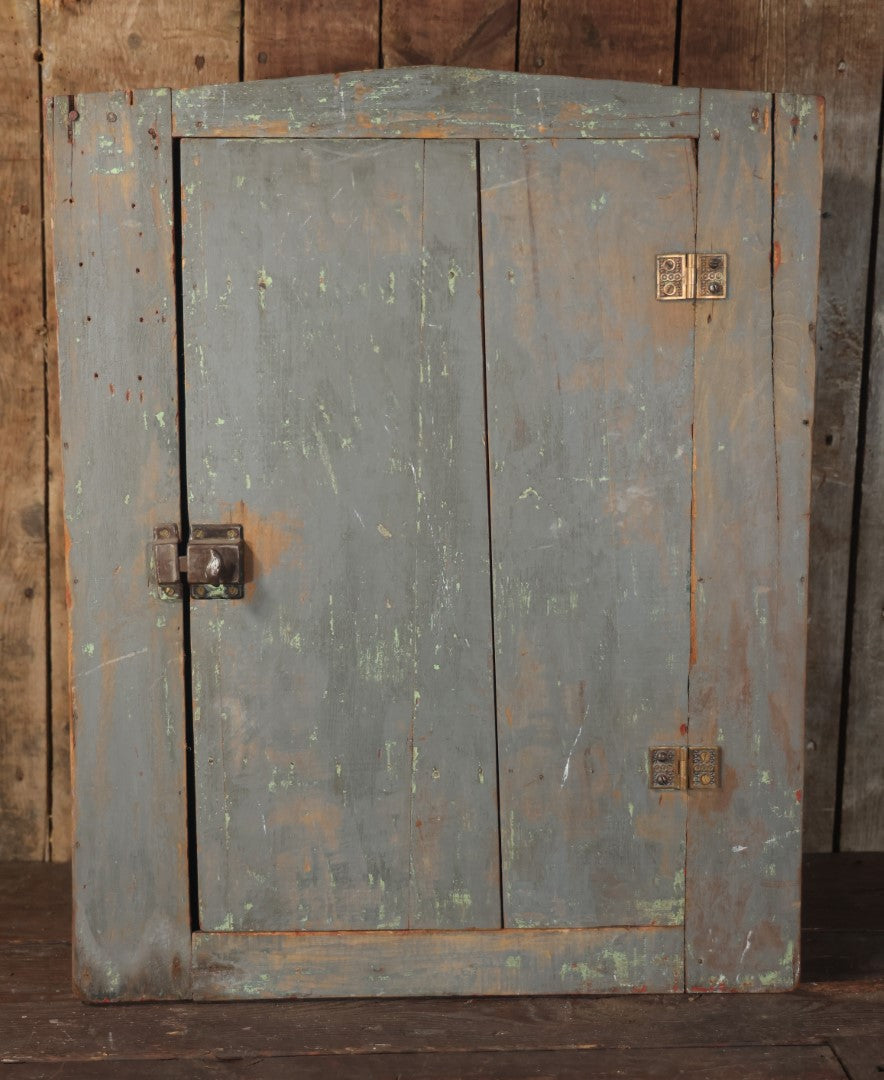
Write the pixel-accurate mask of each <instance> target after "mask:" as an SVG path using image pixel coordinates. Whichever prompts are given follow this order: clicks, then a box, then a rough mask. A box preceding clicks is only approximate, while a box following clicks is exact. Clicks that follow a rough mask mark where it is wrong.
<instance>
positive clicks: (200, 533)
mask: <svg viewBox="0 0 884 1080" xmlns="http://www.w3.org/2000/svg"><path fill="white" fill-rule="evenodd" d="M193 535H194V537H195V538H196V539H197V540H202V538H203V537H204V536H205V535H206V534H205V533H204V532H203V530H202V529H194V530H193Z"/></svg>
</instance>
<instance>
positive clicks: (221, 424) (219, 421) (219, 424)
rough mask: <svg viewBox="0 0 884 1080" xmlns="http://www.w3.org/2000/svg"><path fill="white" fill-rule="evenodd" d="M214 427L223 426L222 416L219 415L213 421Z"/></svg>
mask: <svg viewBox="0 0 884 1080" xmlns="http://www.w3.org/2000/svg"><path fill="white" fill-rule="evenodd" d="M215 427H224V418H223V417H221V416H219V417H218V419H217V420H216V421H215Z"/></svg>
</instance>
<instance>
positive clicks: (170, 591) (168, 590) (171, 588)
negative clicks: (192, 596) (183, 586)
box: [163, 585, 175, 596]
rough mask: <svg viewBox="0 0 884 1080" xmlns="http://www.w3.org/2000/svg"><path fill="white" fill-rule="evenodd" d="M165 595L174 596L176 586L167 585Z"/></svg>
mask: <svg viewBox="0 0 884 1080" xmlns="http://www.w3.org/2000/svg"><path fill="white" fill-rule="evenodd" d="M163 595H164V596H174V595H175V586H174V585H167V586H166V587H165V588H164V589H163Z"/></svg>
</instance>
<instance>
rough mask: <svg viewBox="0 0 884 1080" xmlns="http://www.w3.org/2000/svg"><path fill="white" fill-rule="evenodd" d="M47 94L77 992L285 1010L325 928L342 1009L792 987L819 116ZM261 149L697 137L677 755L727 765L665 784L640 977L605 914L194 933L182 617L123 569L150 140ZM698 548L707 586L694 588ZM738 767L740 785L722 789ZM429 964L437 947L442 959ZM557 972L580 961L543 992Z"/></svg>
mask: <svg viewBox="0 0 884 1080" xmlns="http://www.w3.org/2000/svg"><path fill="white" fill-rule="evenodd" d="M46 108H47V132H48V133H49V141H50V143H51V146H52V166H51V167H52V176H53V184H52V186H51V189H50V190H51V195H50V200H51V201H50V207H49V211H50V216H51V218H52V222H53V228H54V249H55V261H56V286H57V303H58V312H59V319H58V326H59V329H58V333H59V355H60V385H61V396H62V430H63V440H64V444H65V459H64V472H65V488H64V490H65V518H66V528H67V534H68V596H69V602H70V612H71V638H70V670H71V685H72V741H73V749H74V754H73V763H74V764H73V770H74V813H75V844H74V856H73V863H74V871H73V872H74V983H75V987H76V988H77V990H78V991H79V993H80V994H81V995H82V996H83V997H84V998H86V999H87V1000H91V1001H128V1000H156V999H176V998H177V999H186V998H190V997H199V998H203V999H207V998H217V997H245V996H259V997H265V996H299V995H302V994H305V990H304V986H303V984H299V983H298V982H297V980H293V974H292V973H293V971H294V969H295V967H297V965H298V963H299V962H300V961H299V955H300V954H299V952H298V950H299V949H304V948H309V949H315V947H316V945H317V943H319V944H320V945H321V944H322V942H320V941H319V938H320V936H321V937H326V936H327V937H328V938H329V939H330V940H329V941H328V943H327V944H328V946H329V950H330V951H329V955H330V957H331V959H330V960H329V965H330V968H331V969H333V968H334V956H333V952H334V944H335V943H334V942H333V941H332V940H331V939H344V938H346V942H343V943H344V944H346V948H347V954H346V955H347V957H348V959H347V961H346V963H348V964H350V965H351V966H352V965H356V966H358V965H360V964H363V965H364V967H365V972H364V975H363V976H361V978H362V987H361V989H359V990H357V991H355V992H357V993H364V994H365V995H366V996H370V995H373V994H403V993H421V994H431V993H435V994H452V993H466V994H476V993H485V994H495V993H563V992H565V993H571V992H581V993H606V992H622V991H624V990H629V989H641V988H644V989H647V990H655V991H658V992H660V991H664V990H668V991H680V990H683V989H688V990H690V991H692V992H696V991H718V990H778V989H788V988H791V987H792V986H794V984H795V982H796V980H797V977H798V963H799V957H798V932H799V906H800V877H799V875H800V853H801V844H800V833H801V821H800V816H801V815H800V811H801V805H800V801H801V783H802V780H801V777H802V752H803V711H804V674H805V638H806V602H807V586H806V576H807V553H808V509H809V503H810V443H811V425H812V412H813V391H814V322H815V317H816V277H817V266H818V250H819V220H818V216H817V214H816V211H817V210H818V208H819V201H820V188H821V176H822V165H821V163H822V123H823V119H822V117H823V107H822V102H821V100H820V99H814V98H804V97H797V96H794V95H785V94H779V95H776V96H774V95H770V94H765V93H760V92H732V91H705V90H704V91H697V90H689V89H683V88H677V87H659V86H644V85H641V84H632V83H617V82H592V81H588V80H583V79H572V78H563V77H555V76H535V75H520V74H512V73H501V72H485V71H472V70H463V69H453V68H450V69H445V68H413V69H401V70H395V69H394V70H386V71H373V72H362V73H354V74H348V75H340V76H338V75H335V76H331V75H329V76H318V77H313V76H311V77H305V78H293V79H282V80H272V81H266V82H258V83H243V84H237V85H232V86H217V87H201V88H198V89H191V90H179V91H170V90H139V91H121V92H115V93H102V94H87V95H78V96H73V97H59V98H55V99H50V100H47V103H46ZM268 136H272V137H275V138H298V137H309V138H322V137H335V138H341V137H352V138H362V137H371V138H422V139H427V138H446V137H457V138H475V139H483V140H487V139H519V140H524V139H568V138H573V139H586V138H590V139H593V138H595V139H636V138H637V139H644V138H686V139H693V140H696V146H697V153H698V163H699V166H698V189H699V194H698V223H697V250H699V251H725V252H728V254H729V257H730V259H731V271H732V278H731V282H730V283H729V289H730V295H729V298H728V300H727V301H725V302H723V303H720V304H715V305H714V307H715V315H714V318H713V316H711V315H708V312H709V310H710V309H709V306H708V305H707V306H704V305H702V304H701V303H697V304H695V309H694V310H695V354H694V362H695V391H694V402H695V418H694V484H695V496H696V497H695V503H694V513H695V525H694V537H693V543H692V567H693V569H692V581H691V597H692V606H691V625H692V635H691V649H692V659H693V660H694V664H693V667H692V673H691V684H690V696H689V706H690V739H691V742H692V743H694V744H698V745H699V744H703V745H713V744H718V743H720V742H721V740H722V738H724V754H725V758H724V761H725V768H724V777H723V787H722V789H721V791H720V792H711V793H710V792H703V793H694V794H691V793H685V794H684V795H678V796H675V797H686V798H688V799H689V803H688V856H687V858H688V866H687V874H686V921H685V926H684V928H683V929H682V928H681V927H676V928H671V927H670V928H665V927H661V928H653V927H650V928H646V929H645V928H628V929H629V932H630V933H631V934H633V935H635V934H643V935H644V940H643V943H640V944H635V943H633V944H632V945H631V946H630V948H631V949H632V955H634V956H635V957H636V961H635V964H634V965H633V966H632V967H630V968H629V969H628V974H627V975H626V977H623V973H622V971H621V972H619V973H616V977H615V973H614V968H615V967H616V963H617V961H616V958H617V957H618V956H619V957H622V956H624V955H626V954H625V953H624V950H623V947H622V945H618V944H617V942H616V941H615V939H616V938H617V936H618V934H619V935H621V936H622V933H623V931H622V930H618V929H617V928H601V929H598V930H581V929H574V930H556V931H551V930H538V931H528V932H526V931H464V932H452V931H431V932H414V931H402V932H397V931H373V932H371V933H370V934H365V935H363V934H353V933H352V932H341V933H339V934H331V935H314V934H305V933H296V932H295V933H291V934H289V933H280V934H249V935H245V934H233V935H231V934H223V933H219V934H204V933H194V930H193V928H194V926H195V920H194V916H193V900H194V894H193V883H192V862H193V855H194V852H193V850H192V840H191V839H190V836H191V833H190V832H189V826H188V821H189V817H190V813H189V809H188V779H187V771H188V764H187V750H186V745H187V740H188V721H187V706H186V703H187V696H188V692H187V689H186V684H185V680H186V674H187V672H186V666H185V659H184V654H183V642H184V613H183V612H182V611H181V609H180V608H176V607H174V606H171V605H168V604H163V605H158V604H155V603H153V602H152V601H150V600H149V598H148V594H147V586H146V583H145V565H146V550H147V544H148V542H149V540H150V538H151V530H152V526H153V525H154V524H155V523H156V522H159V521H174V520H176V519H178V517H179V512H180V500H181V448H180V445H179V439H178V430H177V414H178V401H179V395H180V393H182V392H183V385H182V384H181V382H180V374H179V352H180V349H179V338H180V333H179V327H180V318H181V311H180V300H179V296H180V287H179V282H178V281H177V275H178V264H179V251H178V223H177V221H176V207H177V203H178V200H177V198H176V192H175V186H176V184H177V182H178V179H177V164H176V149H175V145H174V144H175V141H176V140H177V139H180V138H182V137H188V138H196V137H208V138H217V137H237V138H255V137H268ZM750 217H751V220H750ZM752 222H754V227H755V228H756V230H757V232H758V235H762V234H764V233H765V230H768V229H769V237H770V255H771V266H770V270H771V272H770V274H769V275H768V276H767V280H764V281H762V280H761V279H760V278H759V280H753V281H751V282H750V281H744V282H742V286H743V287H742V289H741V288H740V286H741V282H740V276H739V265H740V260H739V253H740V246H741V244H742V243H745V242H746V240H747V238H746V235H745V234H746V233H748V232H751V231H752V230H751V229H749V228H747V227H746V226H747V225H749V224H752ZM647 287H648V288H653V268H649V275H648V282H647ZM707 315H708V317H707ZM713 334H715V335H717V336H715V337H713ZM722 340H724V341H725V342H726V345H725V348H724V351H725V356H724V358H723V359H722V358H721V357H720V355H719V354H720V352H721V348H722V346H721V344H720V343H721V341H722ZM713 356H714V357H715V363H716V364H724V365H725V366H724V368H723V371H724V372H725V377H722V376H721V373H720V372H719V371H718V370H716V368H715V367H714V365H713V362H712V361H713ZM762 361H764V362H762ZM765 372H766V374H765ZM762 375H764V377H763V378H762ZM735 395H737V396H735ZM737 415H739V416H741V423H740V424H739V425H738V426H737V425H735V424H734V422H733V421H734V417H735V416H737ZM725 432H726V433H727V434H728V438H727V439H726V440H724V442H722V438H721V436H722V434H723V433H725ZM108 451H110V452H108ZM759 478H761V481H760V480H759ZM713 497H714V505H715V506H716V507H718V506H719V505H720V504H723V505H724V506H725V507H727V506H730V507H732V508H735V511H734V513H733V515H731V516H730V517H727V520H726V522H725V521H724V519H725V517H726V515H722V518H720V519H719V518H718V517H717V516H716V515H713V514H711V513H704V506H708V505H710V502H711V501H712V500H713ZM704 500H705V501H704ZM747 506H751V507H752V509H753V513H752V514H751V515H747V514H746V513H745V508H746V507H747ZM741 508H742V509H741ZM723 523H725V524H726V528H723V527H722V526H723ZM734 558H736V559H737V560H738V564H737V566H736V567H735V566H733V565H731V562H730V561H729V560H733V559H734ZM722 560H726V563H727V564H726V573H724V574H721V573H716V567H717V566H719V567H720V566H721V565H722ZM726 716H727V717H728V719H725V717H726ZM722 731H723V732H724V735H722ZM740 777H743V778H754V781H753V782H752V783H751V784H749V785H748V786H749V787H750V788H751V791H748V790H747V791H745V792H742V793H739V792H738V793H737V796H738V797H734V793H735V787H736V786H737V785H736V781H737V779H738V778H740ZM661 797H672V796H671V795H669V794H667V795H665V796H661ZM516 933H518V934H520V935H525V934H526V933H529V934H531V935H532V936H533V938H534V939H535V940H536V944H535V945H532V944H531V943H529V942H527V941H526V943H525V945H523V946H521V948H523V949H527V952H528V954H530V955H532V956H535V958H540V959H539V961H538V962H537V963H532V962H527V961H526V962H525V963H524V964H522V965H521V966H518V967H517V966H515V965H510V966H507V964H506V957H505V956H504V953H505V954H506V956H510V955H513V954H512V953H511V952H510V951H509V942H508V941H507V942H505V941H504V937H507V936H508V935H511V934H516ZM379 935H382V936H383V939H384V945H383V948H384V950H387V949H388V948H390V947H392V949H393V953H392V954H391V955H396V950H400V951H402V952H403V956H404V957H405V959H404V960H403V966H402V968H401V969H400V970H399V971H398V973H397V974H396V977H395V978H394V979H392V980H390V981H387V982H383V981H379V980H377V979H375V980H374V981H373V980H372V976H371V971H372V965H373V963H374V961H373V950H375V949H376V948H377V945H378V943H379V942H380V937H379ZM465 935H467V936H468V937H469V941H463V942H461V941H460V939H461V938H464V936H465ZM480 935H491V936H492V937H491V938H489V941H488V942H487V950H486V953H485V955H487V956H488V957H491V958H492V959H490V960H489V961H488V963H487V965H486V966H485V968H484V969H483V970H482V971H481V973H479V974H477V971H478V967H477V966H476V965H475V964H473V965H472V967H471V966H470V965H471V963H472V961H471V960H470V955H471V954H472V953H474V952H475V953H476V954H477V955H478V953H479V952H481V951H482V947H483V946H482V944H481V943H480ZM586 935H608V936H609V937H612V940H611V942H609V948H608V952H609V953H610V954H611V956H612V958H614V959H612V960H611V963H610V968H609V970H607V971H594V970H590V966H589V965H587V964H586V963H583V961H584V960H585V955H584V953H583V952H582V951H581V948H582V947H583V948H585V947H586V945H587V941H586V940H585V939H586ZM566 936H567V940H566ZM307 937H309V938H311V939H312V940H311V941H309V942H305V941H304V939H305V938H307ZM362 938H368V939H369V940H367V941H365V942H363V941H362V940H361V939H362ZM401 938H405V939H408V941H410V942H411V943H410V944H409V943H408V941H405V942H398V943H396V942H397V939H401ZM220 939H224V940H220ZM357 939H360V940H357ZM431 939H432V940H431ZM651 939H654V940H653V941H652V940H651ZM390 943H393V944H392V946H390ZM354 946H355V949H354ZM595 947H596V946H595V944H594V945H593V948H595ZM501 950H502V951H501ZM532 950H533V951H532ZM234 954H235V955H234ZM437 954H438V956H441V957H443V958H449V959H450V963H451V967H450V970H449V971H447V973H446V971H445V969H444V968H441V967H439V966H438V965H437V959H438V956H437ZM338 955H339V956H343V955H344V954H343V953H342V952H340V951H339V953H338ZM494 955H497V956H498V957H499V961H498V962H494V960H493V956H494ZM645 955H647V956H650V955H654V956H659V957H664V956H665V957H667V958H668V959H667V963H665V964H661V965H659V970H660V979H659V985H657V984H656V983H655V984H654V985H649V984H648V982H647V979H646V978H644V977H643V976H642V975H641V974H640V972H641V971H645V974H646V970H647V969H644V968H643V965H644V964H645V962H646V961H645V960H643V959H642V957H643V956H645ZM458 957H460V959H459V960H458ZM550 958H552V959H550ZM473 959H475V957H474V958H473ZM406 960H407V963H406ZM670 961H671V963H670ZM619 962H620V963H621V964H622V962H623V961H622V959H621V960H620V961H619ZM338 963H339V965H340V964H341V963H344V961H343V960H339V961H338ZM567 964H570V965H571V968H572V970H573V971H575V972H577V975H576V976H575V977H574V978H572V979H565V980H563V979H562V978H561V977H560V975H561V970H562V966H563V965H567ZM682 964H683V969H684V974H683V977H682ZM667 965H668V966H667ZM479 967H481V965H479ZM409 972H413V973H414V977H413V978H412V979H411V981H409ZM470 973H472V974H470ZM673 973H674V974H673ZM338 976H339V972H338V975H336V974H335V971H334V970H331V973H330V974H328V978H327V981H326V983H325V984H323V981H322V979H320V978H318V977H317V980H316V985H315V987H314V986H313V985H312V984H311V987H310V990H309V991H307V992H313V993H317V994H320V995H322V994H324V995H325V996H329V995H337V994H340V993H343V992H345V991H344V990H343V989H342V986H341V983H340V982H339V981H338V982H336V981H335V979H336V978H338ZM308 981H309V980H308Z"/></svg>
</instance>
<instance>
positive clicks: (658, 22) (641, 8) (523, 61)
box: [518, 0, 677, 85]
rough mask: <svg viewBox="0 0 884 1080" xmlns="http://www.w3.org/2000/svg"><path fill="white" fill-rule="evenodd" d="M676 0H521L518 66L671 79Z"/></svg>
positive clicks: (639, 78)
mask: <svg viewBox="0 0 884 1080" xmlns="http://www.w3.org/2000/svg"><path fill="white" fill-rule="evenodd" d="M676 7H677V4H676V0H652V2H651V3H647V2H646V3H643V4H634V3H631V2H629V0H602V2H601V3H599V2H598V0H577V2H575V0H522V3H521V4H520V7H519V62H518V66H519V70H520V71H541V70H542V71H543V72H544V73H545V74H547V75H582V76H586V77H589V78H594V79H634V80H635V81H636V82H639V81H641V82H651V83H664V84H666V85H668V84H669V83H670V82H671V81H672V65H673V57H674V54H675V44H676V42H675V37H676V30H675V24H676Z"/></svg>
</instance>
